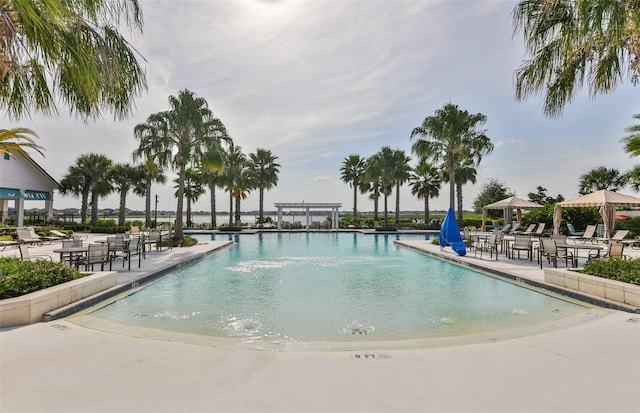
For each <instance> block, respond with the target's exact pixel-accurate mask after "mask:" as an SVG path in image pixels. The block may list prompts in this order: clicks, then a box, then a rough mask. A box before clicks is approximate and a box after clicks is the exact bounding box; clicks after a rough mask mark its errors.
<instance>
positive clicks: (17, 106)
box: [0, 0, 146, 119]
mask: <svg viewBox="0 0 640 413" xmlns="http://www.w3.org/2000/svg"><path fill="white" fill-rule="evenodd" d="M120 25H126V26H128V28H129V29H132V30H135V31H139V32H142V11H141V9H140V5H139V4H138V1H137V0H109V1H107V0H78V1H62V0H51V1H35V0H8V1H7V0H5V1H2V2H0V45H2V46H1V47H0V107H1V108H3V110H5V111H6V113H7V114H8V115H9V116H10V117H12V118H20V117H28V116H29V115H30V113H31V112H38V113H44V114H50V113H54V112H56V105H55V101H56V100H60V101H62V102H63V103H64V104H65V105H67V106H69V108H70V110H71V112H72V113H76V114H78V115H80V116H81V117H83V118H85V119H86V118H98V117H100V115H101V112H102V111H103V110H105V109H106V110H108V111H110V112H113V113H114V115H116V116H119V117H122V116H126V115H127V114H129V112H130V109H131V107H132V106H133V99H134V97H135V96H136V95H138V94H140V92H142V91H143V90H145V89H146V80H145V73H144V70H143V68H142V67H141V66H140V64H139V63H138V61H137V59H136V57H137V55H138V54H137V52H135V50H134V48H133V47H132V46H131V45H130V44H129V42H128V41H127V40H126V39H125V38H124V37H123V36H122V35H121V34H120V33H118V31H117V29H116V28H117V27H118V26H120Z"/></svg>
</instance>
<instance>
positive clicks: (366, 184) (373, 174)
mask: <svg viewBox="0 0 640 413" xmlns="http://www.w3.org/2000/svg"><path fill="white" fill-rule="evenodd" d="M380 173H381V172H380V162H379V161H378V157H377V156H376V155H372V156H370V157H369V158H367V159H366V161H365V163H364V173H363V175H362V184H361V186H360V193H363V194H364V193H367V192H371V195H369V199H371V200H373V225H374V226H378V222H379V218H378V201H379V200H380V190H381V183H380Z"/></svg>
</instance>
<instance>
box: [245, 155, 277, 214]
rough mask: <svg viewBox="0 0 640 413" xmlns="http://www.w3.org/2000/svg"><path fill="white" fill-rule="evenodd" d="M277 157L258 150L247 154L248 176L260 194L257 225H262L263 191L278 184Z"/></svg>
mask: <svg viewBox="0 0 640 413" xmlns="http://www.w3.org/2000/svg"><path fill="white" fill-rule="evenodd" d="M276 159H278V157H277V156H273V154H272V153H271V151H269V150H266V149H260V148H258V149H257V150H256V153H251V154H249V163H248V167H249V174H250V176H251V181H252V182H253V183H254V185H255V187H256V188H258V191H259V194H260V204H259V212H258V223H259V224H260V225H262V224H263V223H264V191H265V189H266V190H269V189H271V188H272V187H274V186H276V185H277V184H278V173H280V164H278V163H276Z"/></svg>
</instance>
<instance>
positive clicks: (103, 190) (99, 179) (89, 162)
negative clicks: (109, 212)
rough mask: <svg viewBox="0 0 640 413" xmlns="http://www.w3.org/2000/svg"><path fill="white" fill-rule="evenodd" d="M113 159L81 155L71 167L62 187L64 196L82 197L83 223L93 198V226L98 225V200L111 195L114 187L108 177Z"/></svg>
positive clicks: (93, 154) (95, 154) (89, 154)
mask: <svg viewBox="0 0 640 413" xmlns="http://www.w3.org/2000/svg"><path fill="white" fill-rule="evenodd" d="M111 165H112V162H111V159H109V158H107V157H106V156H104V155H101V154H97V153H88V154H84V155H81V156H80V157H78V159H77V160H76V163H75V165H72V166H70V167H69V169H68V172H67V175H65V177H64V178H63V179H62V181H61V182H60V185H61V186H62V190H61V192H62V193H63V194H67V193H69V194H72V195H74V196H78V195H81V196H82V208H81V212H80V216H81V219H82V222H84V221H85V220H86V217H87V212H86V208H87V198H88V197H89V196H90V197H91V225H97V224H98V199H99V198H100V197H104V196H107V195H109V194H110V193H111V191H112V187H111V183H110V182H109V179H108V176H109V173H110V172H109V171H110V170H111Z"/></svg>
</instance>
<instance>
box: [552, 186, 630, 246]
mask: <svg viewBox="0 0 640 413" xmlns="http://www.w3.org/2000/svg"><path fill="white" fill-rule="evenodd" d="M638 206H640V198H636V197H635V196H631V195H625V194H619V193H617V192H613V191H608V190H606V189H601V190H599V191H596V192H592V193H590V194H587V195H583V196H581V197H578V198H575V199H570V200H568V201H563V202H558V203H557V204H556V207H555V209H554V210H553V233H554V234H556V235H557V234H558V232H559V230H560V223H561V222H562V208H564V207H575V208H599V209H598V211H599V212H600V216H601V217H602V222H603V223H604V236H605V238H609V237H610V236H611V233H612V232H613V227H614V222H615V216H616V209H617V208H632V207H638Z"/></svg>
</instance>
